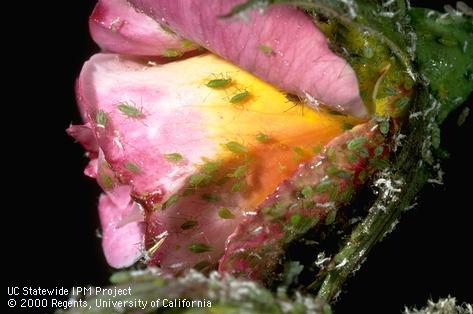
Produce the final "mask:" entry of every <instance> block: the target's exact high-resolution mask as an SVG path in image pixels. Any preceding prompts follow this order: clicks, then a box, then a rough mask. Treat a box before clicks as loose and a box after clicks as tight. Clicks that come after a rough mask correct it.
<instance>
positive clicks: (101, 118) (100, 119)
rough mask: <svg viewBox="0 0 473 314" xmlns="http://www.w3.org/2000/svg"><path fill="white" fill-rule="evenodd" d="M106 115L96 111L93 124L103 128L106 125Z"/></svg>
mask: <svg viewBox="0 0 473 314" xmlns="http://www.w3.org/2000/svg"><path fill="white" fill-rule="evenodd" d="M107 121H108V118H107V114H106V113H105V111H103V110H98V111H97V113H96V114H95V122H96V123H97V125H99V126H101V127H105V126H106V125H107Z"/></svg>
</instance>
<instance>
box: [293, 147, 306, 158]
mask: <svg viewBox="0 0 473 314" xmlns="http://www.w3.org/2000/svg"><path fill="white" fill-rule="evenodd" d="M292 150H293V152H294V153H296V154H297V155H299V156H300V157H304V156H305V155H306V153H305V151H304V150H303V149H302V148H300V147H297V146H296V147H294V148H293V149H292Z"/></svg>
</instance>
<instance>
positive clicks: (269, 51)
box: [258, 44, 273, 56]
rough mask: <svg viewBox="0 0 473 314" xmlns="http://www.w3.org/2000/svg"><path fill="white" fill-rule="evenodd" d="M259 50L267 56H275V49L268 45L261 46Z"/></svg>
mask: <svg viewBox="0 0 473 314" xmlns="http://www.w3.org/2000/svg"><path fill="white" fill-rule="evenodd" d="M258 49H259V50H260V51H261V52H262V53H264V54H265V55H267V56H270V55H272V54H273V48H271V47H270V46H268V45H265V44H262V45H259V46H258Z"/></svg>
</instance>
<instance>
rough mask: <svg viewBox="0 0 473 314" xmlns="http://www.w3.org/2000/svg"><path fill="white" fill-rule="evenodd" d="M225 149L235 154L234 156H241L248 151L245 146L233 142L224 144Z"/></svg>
mask: <svg viewBox="0 0 473 314" xmlns="http://www.w3.org/2000/svg"><path fill="white" fill-rule="evenodd" d="M225 147H226V148H227V149H228V150H229V151H231V152H233V153H236V154H243V153H247V152H248V149H247V148H246V147H245V146H243V145H241V144H240V143H238V142H235V141H230V142H228V143H226V144H225Z"/></svg>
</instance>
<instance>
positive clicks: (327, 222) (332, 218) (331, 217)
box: [325, 209, 337, 225]
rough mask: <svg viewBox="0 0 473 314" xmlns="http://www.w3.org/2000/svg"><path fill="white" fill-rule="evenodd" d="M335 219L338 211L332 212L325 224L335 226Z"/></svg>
mask: <svg viewBox="0 0 473 314" xmlns="http://www.w3.org/2000/svg"><path fill="white" fill-rule="evenodd" d="M335 218H337V211H336V210H335V209H332V210H331V211H330V212H329V213H328V215H327V217H326V218H325V224H326V225H331V224H333V223H334V221H335Z"/></svg>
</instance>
